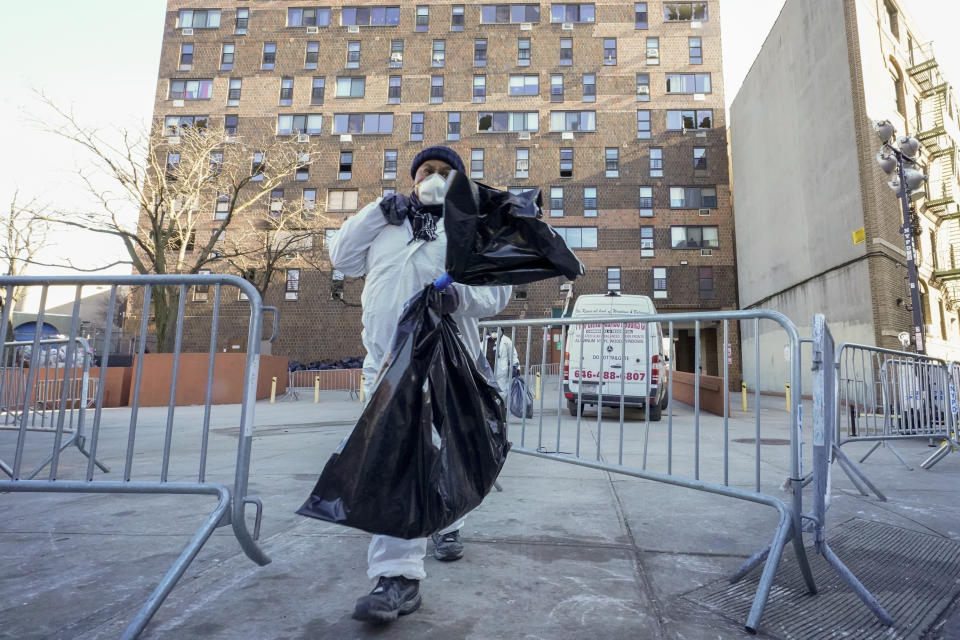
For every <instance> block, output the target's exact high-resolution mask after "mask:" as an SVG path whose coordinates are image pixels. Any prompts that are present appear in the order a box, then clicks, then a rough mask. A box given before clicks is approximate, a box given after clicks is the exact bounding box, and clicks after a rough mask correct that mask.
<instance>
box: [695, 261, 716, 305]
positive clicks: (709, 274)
mask: <svg viewBox="0 0 960 640" xmlns="http://www.w3.org/2000/svg"><path fill="white" fill-rule="evenodd" d="M697 276H698V279H699V280H700V299H701V300H713V297H714V292H713V267H699V268H698V269H697Z"/></svg>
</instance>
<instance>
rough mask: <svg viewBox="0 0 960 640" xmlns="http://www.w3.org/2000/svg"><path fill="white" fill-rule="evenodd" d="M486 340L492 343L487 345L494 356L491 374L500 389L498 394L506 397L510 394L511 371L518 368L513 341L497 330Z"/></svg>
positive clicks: (517, 357)
mask: <svg viewBox="0 0 960 640" xmlns="http://www.w3.org/2000/svg"><path fill="white" fill-rule="evenodd" d="M497 336H499V337H500V339H499V340H497ZM487 340H489V341H490V343H492V344H489V345H488V347H487V348H488V350H489V351H490V352H493V354H495V361H494V363H493V373H494V375H495V376H496V380H497V386H498V387H500V393H501V394H503V396H504V397H506V396H508V395H509V394H510V383H511V381H512V380H513V371H514V369H515V368H519V367H520V358H519V356H517V348H516V347H515V346H514V345H513V340H511V339H510V338H509V337H508V336H507V334H505V333H503V332H502V331H500V330H497V334H496V335H489V336H487Z"/></svg>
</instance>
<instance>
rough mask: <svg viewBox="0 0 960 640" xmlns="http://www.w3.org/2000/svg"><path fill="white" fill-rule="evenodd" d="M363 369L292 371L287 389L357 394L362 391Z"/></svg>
mask: <svg viewBox="0 0 960 640" xmlns="http://www.w3.org/2000/svg"><path fill="white" fill-rule="evenodd" d="M361 373H363V370H362V369H326V370H324V369H301V370H300V371H291V372H290V377H289V382H288V383H287V388H289V389H314V388H317V386H318V385H319V389H320V391H349V392H350V393H351V394H355V393H357V392H358V391H359V390H360V374H361Z"/></svg>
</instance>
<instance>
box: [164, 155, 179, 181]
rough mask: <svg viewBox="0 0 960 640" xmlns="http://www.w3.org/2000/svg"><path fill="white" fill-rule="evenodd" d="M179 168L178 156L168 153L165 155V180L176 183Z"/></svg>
mask: <svg viewBox="0 0 960 640" xmlns="http://www.w3.org/2000/svg"><path fill="white" fill-rule="evenodd" d="M179 168H180V154H179V153H168V154H167V180H170V181H176V179H177V169H179Z"/></svg>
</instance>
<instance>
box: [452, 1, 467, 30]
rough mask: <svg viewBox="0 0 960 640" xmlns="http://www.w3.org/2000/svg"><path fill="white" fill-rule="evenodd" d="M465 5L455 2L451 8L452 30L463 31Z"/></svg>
mask: <svg viewBox="0 0 960 640" xmlns="http://www.w3.org/2000/svg"><path fill="white" fill-rule="evenodd" d="M463 24H464V20H463V5H462V4H455V5H453V7H452V8H451V9H450V31H463Z"/></svg>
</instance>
